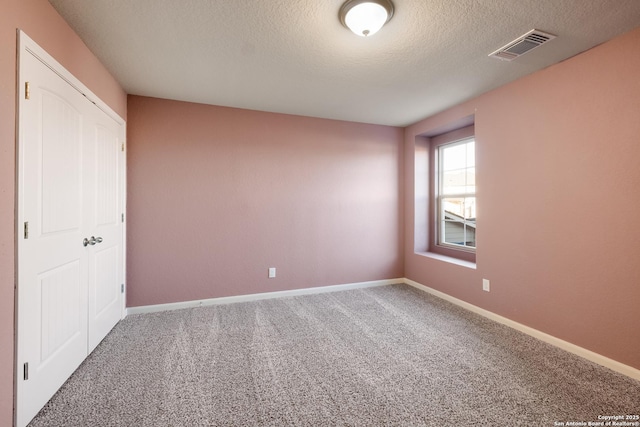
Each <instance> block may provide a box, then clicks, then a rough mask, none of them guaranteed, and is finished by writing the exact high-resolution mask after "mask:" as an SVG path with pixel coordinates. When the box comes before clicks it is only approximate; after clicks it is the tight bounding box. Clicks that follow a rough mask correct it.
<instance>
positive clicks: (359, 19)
mask: <svg viewBox="0 0 640 427" xmlns="http://www.w3.org/2000/svg"><path fill="white" fill-rule="evenodd" d="M339 15H340V22H342V25H344V26H345V27H347V28H348V29H350V30H351V31H353V32H354V33H355V34H357V35H359V36H362V37H367V36H372V35H374V34H375V33H377V32H378V30H379V29H380V28H382V26H383V25H384V24H386V23H387V22H389V20H390V19H391V17H392V16H393V3H391V0H347V1H346V2H345V3H344V4H343V5H342V7H341V8H340V13H339Z"/></svg>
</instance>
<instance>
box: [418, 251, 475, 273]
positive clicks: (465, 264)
mask: <svg viewBox="0 0 640 427" xmlns="http://www.w3.org/2000/svg"><path fill="white" fill-rule="evenodd" d="M415 254H416V255H420V256H423V257H425V258H431V259H435V260H438V261H443V262H447V263H449V264H455V265H459V266H460V267H466V268H471V269H473V270H475V269H476V263H475V262H470V261H465V260H462V259H458V258H454V257H450V256H446V255H440V254H436V253H433V252H416V253H415Z"/></svg>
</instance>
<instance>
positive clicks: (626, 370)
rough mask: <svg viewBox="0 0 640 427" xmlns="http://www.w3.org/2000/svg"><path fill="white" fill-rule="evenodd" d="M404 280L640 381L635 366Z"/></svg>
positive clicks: (406, 282) (406, 281)
mask: <svg viewBox="0 0 640 427" xmlns="http://www.w3.org/2000/svg"><path fill="white" fill-rule="evenodd" d="M403 282H404V283H405V284H407V285H409V286H413V287H414V288H416V289H420V290H422V291H424V292H427V293H429V294H431V295H434V296H436V297H438V298H442V299H443V300H446V301H449V302H451V303H453V304H455V305H457V306H460V307H462V308H464V309H467V310H469V311H472V312H474V313H476V314H479V315H481V316H484V317H486V318H488V319H491V320H494V321H496V322H498V323H502V324H503V325H506V326H509V327H510V328H513V329H516V330H518V331H520V332H523V333H525V334H527V335H530V336H532V337H534V338H537V339H539V340H541V341H544V342H546V343H548V344H551V345H553V346H556V347H558V348H561V349H562V350H565V351H568V352H569V353H573V354H575V355H577V356H580V357H582V358H584V359H587V360H589V361H591V362H594V363H597V364H598V365H601V366H604V367H605V368H609V369H611V370H612V371H616V372H618V373H620V374H623V375H626V376H628V377H631V378H633V379H635V380H638V381H640V370H638V369H636V368H634V367H631V366H628V365H625V364H623V363H620V362H617V361H615V360H613V359H610V358H608V357H605V356H602V355H601V354H598V353H594V352H593V351H591V350H587V349H586V348H582V347H579V346H577V345H575V344H571V343H570V342H567V341H564V340H561V339H560V338H556V337H554V336H553V335H549V334H547V333H544V332H541V331H539V330H537V329H533V328H531V327H529V326H526V325H523V324H522V323H518V322H515V321H513V320H511V319H507V318H506V317H502V316H500V315H498V314H495V313H492V312H491V311H488V310H485V309H483V308H480V307H478V306H475V305H473V304H469V303H468V302H465V301H462V300H460V299H458V298H455V297H452V296H451V295H448V294H445V293H443V292H440V291H436V290H435V289H432V288H429V287H428V286H424V285H422V284H420V283H418V282H414V281H413V280H410V279H406V278H405V279H403Z"/></svg>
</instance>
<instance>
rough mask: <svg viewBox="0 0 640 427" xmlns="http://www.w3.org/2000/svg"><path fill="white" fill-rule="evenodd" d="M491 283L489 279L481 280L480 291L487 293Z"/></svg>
mask: <svg viewBox="0 0 640 427" xmlns="http://www.w3.org/2000/svg"><path fill="white" fill-rule="evenodd" d="M490 286H491V283H490V282H489V279H482V290H483V291H485V292H489V290H490Z"/></svg>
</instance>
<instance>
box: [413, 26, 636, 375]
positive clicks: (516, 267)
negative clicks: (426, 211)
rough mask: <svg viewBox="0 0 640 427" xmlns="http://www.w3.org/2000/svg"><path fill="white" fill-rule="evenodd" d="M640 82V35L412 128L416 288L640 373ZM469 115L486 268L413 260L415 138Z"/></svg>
mask: <svg viewBox="0 0 640 427" xmlns="http://www.w3.org/2000/svg"><path fill="white" fill-rule="evenodd" d="M505 66H509V65H508V64H507V65H505ZM638 76H640V28H639V29H636V30H634V31H632V32H630V33H628V34H626V35H623V36H621V37H619V38H617V39H614V40H612V41H610V42H608V43H605V44H603V45H601V46H599V47H596V48H595V49H592V50H590V51H588V52H586V53H584V54H581V55H579V56H576V57H574V58H572V59H569V60H567V61H564V62H562V63H560V64H557V65H555V66H552V67H549V68H547V69H545V70H542V71H540V72H538V73H535V74H533V75H531V76H529V77H526V78H523V79H521V80H519V81H516V82H514V83H512V84H509V85H507V86H503V87H502V88H499V89H497V90H494V91H492V92H489V93H487V94H485V95H482V96H480V97H478V98H476V99H473V100H471V101H469V102H466V103H464V104H462V105H460V106H457V107H455V108H452V109H450V110H447V111H445V112H443V113H441V114H438V115H436V116H434V117H431V118H429V119H426V120H424V121H422V122H419V123H417V124H415V125H413V126H410V127H409V128H407V129H406V132H405V164H406V175H405V179H406V180H405V183H406V197H405V200H406V204H405V213H406V214H405V223H406V236H405V237H406V239H405V276H406V277H408V278H410V279H413V280H415V281H417V282H420V283H422V284H424V285H426V286H430V287H432V288H434V289H437V290H440V291H442V292H445V293H447V294H449V295H452V296H454V297H456V298H460V299H462V300H465V301H467V302H470V303H472V304H475V305H477V306H479V307H482V308H485V309H487V310H490V311H492V312H495V313H497V314H500V315H502V316H505V317H507V318H510V319H513V320H515V321H517V322H520V323H523V324H525V325H528V326H531V327H533V328H535V329H538V330H540V331H543V332H546V333H549V334H551V335H553V336H556V337H558V338H561V339H564V340H566V341H569V342H571V343H574V344H577V345H579V346H581V347H584V348H586V349H589V350H592V351H594V352H596V353H599V354H602V355H604V356H607V357H610V358H612V359H614V360H617V361H619V362H622V363H624V364H627V365H630V366H633V367H635V368H639V369H640V336H639V335H638V331H639V330H640V312H639V311H638V306H639V304H640V226H638V213H639V212H640V197H639V194H640V193H639V192H640V166H639V165H640V143H639V142H638V141H640V139H639V138H640V118H639V117H640V78H639V77H638ZM470 114H475V124H476V157H477V182H478V219H477V224H478V235H477V236H478V250H477V269H470V268H466V267H461V266H458V265H455V264H451V263H447V262H443V261H439V260H435V259H431V258H428V257H425V256H423V255H420V254H416V253H414V251H413V248H414V200H413V199H414V197H413V194H414V191H413V188H414V184H413V183H414V143H415V137H416V136H417V135H420V134H424V133H428V132H430V131H431V130H432V129H436V128H439V127H440V126H443V125H445V124H447V123H449V122H453V121H455V120H457V119H460V118H462V117H465V116H468V115H470ZM482 278H487V279H490V280H491V292H489V293H486V292H483V291H482Z"/></svg>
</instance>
